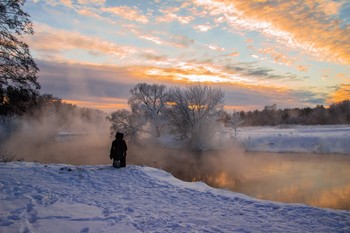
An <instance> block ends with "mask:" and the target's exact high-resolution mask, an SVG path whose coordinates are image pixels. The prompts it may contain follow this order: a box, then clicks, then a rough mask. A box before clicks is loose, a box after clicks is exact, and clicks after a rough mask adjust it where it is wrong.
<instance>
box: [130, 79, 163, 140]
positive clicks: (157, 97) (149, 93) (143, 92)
mask: <svg viewBox="0 0 350 233" xmlns="http://www.w3.org/2000/svg"><path fill="white" fill-rule="evenodd" d="M130 92H131V95H132V96H131V97H130V99H129V101H128V103H129V105H130V107H131V110H132V112H133V113H134V114H136V115H138V116H143V117H144V118H145V119H146V120H147V121H148V123H149V124H150V128H151V132H150V133H151V134H152V135H155V136H156V137H159V136H160V134H161V132H160V124H161V121H162V111H163V109H164V106H165V102H166V98H167V92H166V86H165V85H157V84H153V85H149V84H147V83H139V84H137V85H136V86H135V87H134V88H133V89H131V90H130Z"/></svg>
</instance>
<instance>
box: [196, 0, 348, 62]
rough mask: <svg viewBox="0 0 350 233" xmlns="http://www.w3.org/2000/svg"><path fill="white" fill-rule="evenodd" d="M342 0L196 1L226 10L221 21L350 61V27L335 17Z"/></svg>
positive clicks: (212, 9) (317, 54)
mask: <svg viewBox="0 0 350 233" xmlns="http://www.w3.org/2000/svg"><path fill="white" fill-rule="evenodd" d="M313 2H314V3H313ZM342 3H343V2H338V3H335V2H329V1H321V0H318V1H303V2H302V3H300V2H295V1H289V0H281V1H278V4H277V5H275V6H273V5H271V4H270V1H260V2H256V1H241V0H207V1H196V2H195V4H197V5H200V6H203V7H205V8H206V9H207V10H208V11H209V12H215V14H218V13H217V12H225V14H223V16H220V17H223V18H222V19H221V22H223V21H225V22H226V23H228V24H229V25H231V28H232V29H233V30H250V31H259V32H261V33H262V34H264V35H265V36H266V37H268V38H273V39H274V40H275V41H277V42H279V43H280V44H282V45H284V46H288V47H290V48H292V49H297V50H300V51H302V52H304V53H307V54H310V55H313V56H315V57H318V58H319V59H320V60H327V61H333V62H338V63H344V64H350V28H349V27H342V26H341V22H340V21H339V20H336V19H334V17H333V15H334V14H337V13H338V12H339V9H340V7H341V6H342ZM310 6H311V7H310ZM328 9H329V11H327V10H328ZM326 12H327V13H326ZM209 14H213V13H209Z"/></svg>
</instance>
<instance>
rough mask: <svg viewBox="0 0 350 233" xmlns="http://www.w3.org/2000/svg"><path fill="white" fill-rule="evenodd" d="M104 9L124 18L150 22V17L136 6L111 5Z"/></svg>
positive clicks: (145, 22) (144, 22)
mask: <svg viewBox="0 0 350 233" xmlns="http://www.w3.org/2000/svg"><path fill="white" fill-rule="evenodd" d="M101 10H102V11H104V12H108V13H111V14H114V15H117V16H119V17H122V18H124V19H127V20H130V21H135V22H138V23H143V24H147V23H148V22H149V20H148V18H147V17H146V16H145V15H143V14H142V13H141V11H140V10H138V9H136V8H131V7H128V6H120V7H109V8H106V7H104V8H101Z"/></svg>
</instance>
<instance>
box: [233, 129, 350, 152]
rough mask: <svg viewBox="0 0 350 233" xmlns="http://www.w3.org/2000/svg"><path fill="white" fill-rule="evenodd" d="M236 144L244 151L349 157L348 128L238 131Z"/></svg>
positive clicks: (349, 138)
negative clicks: (346, 155)
mask: <svg viewBox="0 0 350 233" xmlns="http://www.w3.org/2000/svg"><path fill="white" fill-rule="evenodd" d="M229 134H232V130H230V131H229ZM233 137H234V136H233ZM236 140H237V141H239V142H240V143H242V144H243V145H244V148H245V150H246V151H258V152H278V153H281V152H282V153H284V152H293V153H320V154H332V153H333V154H350V143H349V142H350V126H349V125H323V126H320V125H317V126H304V125H292V126H289V125H284V126H275V127H240V128H238V130H237V134H236Z"/></svg>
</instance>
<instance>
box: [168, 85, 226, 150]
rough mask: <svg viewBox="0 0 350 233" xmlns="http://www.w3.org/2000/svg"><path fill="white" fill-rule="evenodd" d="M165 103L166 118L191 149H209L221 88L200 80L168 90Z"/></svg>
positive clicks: (215, 123)
mask: <svg viewBox="0 0 350 233" xmlns="http://www.w3.org/2000/svg"><path fill="white" fill-rule="evenodd" d="M168 106H169V107H168V108H167V119H168V121H169V122H170V127H171V129H172V131H173V132H174V133H177V134H179V135H180V138H181V139H187V140H188V141H189V142H190V145H191V147H192V148H193V149H196V150H203V149H208V148H209V147H210V146H211V142H212V139H213V136H214V133H216V130H217V129H218V127H217V124H218V121H217V119H218V117H219V114H220V112H221V111H222V110H223V107H224V92H223V91H222V90H221V89H212V88H211V87H210V86H208V85H203V84H195V85H191V86H188V87H187V88H186V89H180V88H179V87H176V88H173V89H171V90H170V92H169V102H168Z"/></svg>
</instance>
